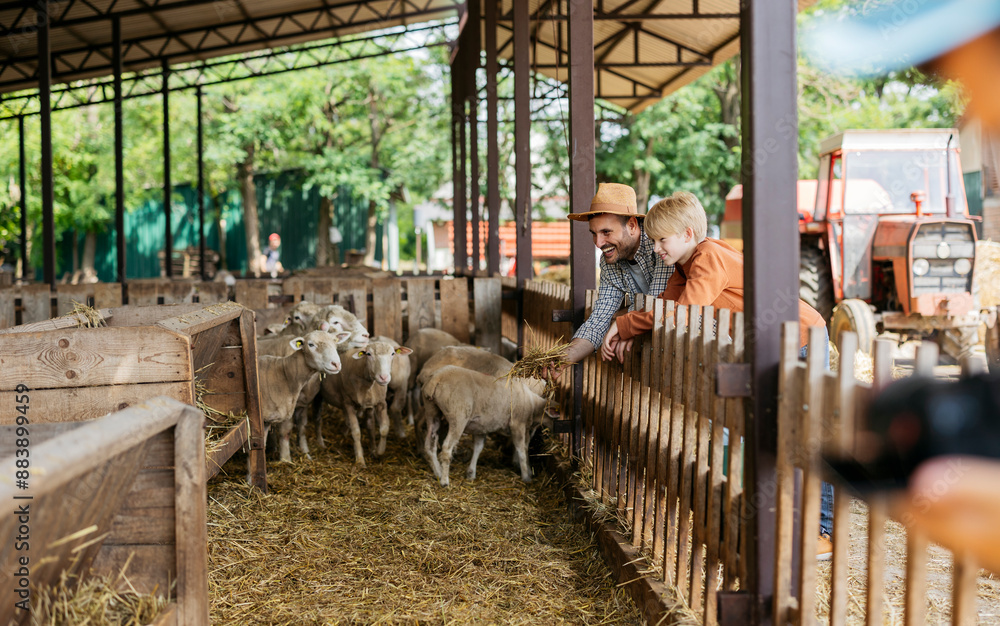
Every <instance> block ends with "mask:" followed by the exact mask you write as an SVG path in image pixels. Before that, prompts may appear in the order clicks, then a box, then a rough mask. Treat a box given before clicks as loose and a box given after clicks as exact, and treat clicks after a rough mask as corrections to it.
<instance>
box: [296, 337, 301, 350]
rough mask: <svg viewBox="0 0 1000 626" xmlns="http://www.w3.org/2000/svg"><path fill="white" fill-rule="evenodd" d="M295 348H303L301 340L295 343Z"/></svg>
mask: <svg viewBox="0 0 1000 626" xmlns="http://www.w3.org/2000/svg"><path fill="white" fill-rule="evenodd" d="M295 347H296V348H301V347H302V340H301V339H299V340H298V341H296V342H295Z"/></svg>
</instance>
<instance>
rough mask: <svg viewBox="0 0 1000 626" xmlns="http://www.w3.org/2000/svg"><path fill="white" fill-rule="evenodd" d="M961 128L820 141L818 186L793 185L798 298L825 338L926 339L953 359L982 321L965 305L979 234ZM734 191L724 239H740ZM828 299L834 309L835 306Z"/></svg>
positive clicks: (738, 191) (738, 195)
mask: <svg viewBox="0 0 1000 626" xmlns="http://www.w3.org/2000/svg"><path fill="white" fill-rule="evenodd" d="M957 138H958V131H956V130H948V129H940V130H939V129H927V130H849V131H845V132H842V133H840V134H837V135H834V136H833V137H830V138H828V139H826V140H825V141H823V142H822V144H821V147H820V162H819V173H818V179H817V180H815V181H806V180H800V181H799V188H798V191H799V201H798V204H799V208H798V211H799V232H800V234H801V265H800V271H799V279H800V280H799V295H800V297H801V298H802V299H804V300H805V301H806V302H808V303H809V304H811V305H812V306H813V307H815V308H816V309H817V310H818V311H819V312H820V313H821V314H822V315H823V316H824V317H825V318H826V319H827V320H828V321H829V322H830V337H831V339H832V340H833V341H834V342H836V341H837V338H838V336H839V335H840V333H841V332H843V331H845V330H852V331H854V332H856V333H857V334H858V341H859V346H860V347H861V348H862V349H866V350H868V351H870V350H871V346H872V342H873V341H874V339H875V337H876V336H877V334H878V333H879V332H892V333H896V334H898V335H899V337H900V340H905V339H907V338H911V337H913V338H928V337H929V338H932V339H933V340H935V341H937V342H938V343H939V344H940V345H941V347H942V349H943V351H944V352H945V353H947V354H949V355H951V356H952V357H953V358H955V359H960V358H963V357H964V356H966V355H968V354H970V353H971V351H972V348H973V346H974V345H975V344H976V342H977V339H978V333H977V330H978V327H979V324H980V322H981V318H980V314H979V311H978V310H977V308H976V304H975V302H974V299H973V290H972V271H973V266H974V264H975V258H976V229H975V226H974V224H973V222H972V220H971V219H970V218H969V211H968V206H967V204H966V201H965V188H964V185H963V182H962V167H961V163H960V162H959V149H958V142H957ZM741 201H742V188H741V187H740V186H737V187H735V188H733V190H732V191H731V192H730V193H729V195H728V196H727V197H726V216H725V218H724V220H723V223H722V236H723V238H727V239H733V238H736V237H738V236H739V234H738V232H737V227H738V225H739V224H740V223H741V219H742V210H741ZM835 303H836V306H834V304H835Z"/></svg>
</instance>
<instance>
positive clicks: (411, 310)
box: [406, 279, 435, 337]
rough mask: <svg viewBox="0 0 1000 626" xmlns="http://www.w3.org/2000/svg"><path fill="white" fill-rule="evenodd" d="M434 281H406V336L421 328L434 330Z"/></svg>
mask: <svg viewBox="0 0 1000 626" xmlns="http://www.w3.org/2000/svg"><path fill="white" fill-rule="evenodd" d="M434 308H435V307H434V281H433V280H427V279H408V280H406V320H407V322H406V328H407V330H406V336H407V337H409V336H411V335H412V334H413V333H415V332H417V331H418V330H420V329H421V328H434V327H435V324H434Z"/></svg>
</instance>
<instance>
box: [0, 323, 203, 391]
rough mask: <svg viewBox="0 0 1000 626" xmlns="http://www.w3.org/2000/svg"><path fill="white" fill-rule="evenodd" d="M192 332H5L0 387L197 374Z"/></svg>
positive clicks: (47, 386) (166, 378) (101, 382)
mask: <svg viewBox="0 0 1000 626" xmlns="http://www.w3.org/2000/svg"><path fill="white" fill-rule="evenodd" d="M190 350H191V349H190V342H189V340H188V338H187V337H184V336H183V335H178V334H176V333H171V332H168V331H165V330H162V329H158V328H149V327H132V328H128V327H126V328H73V329H66V330H59V331H51V332H45V333H23V334H13V335H0V369H3V371H4V376H3V378H2V380H0V390H3V391H9V390H12V389H14V387H15V386H17V385H18V384H19V383H21V382H25V381H30V384H31V386H32V388H33V389H53V388H63V387H95V386H99V385H120V384H125V383H148V382H173V381H180V380H191V378H192V374H193V373H192V371H191V362H190Z"/></svg>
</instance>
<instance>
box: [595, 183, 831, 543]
mask: <svg viewBox="0 0 1000 626" xmlns="http://www.w3.org/2000/svg"><path fill="white" fill-rule="evenodd" d="M643 226H644V228H645V230H646V235H647V236H648V237H649V238H650V239H652V240H653V250H654V251H655V252H656V254H658V255H659V256H660V259H662V260H663V261H664V262H665V263H672V264H674V273H673V275H672V276H671V277H670V279H669V280H668V281H667V287H666V289H664V290H663V293H661V294H660V296H659V297H661V298H663V299H665V300H674V301H676V302H677V304H696V305H700V306H713V307H715V308H716V309H729V310H730V311H733V312H736V311H742V310H743V254H742V253H740V252H739V251H738V250H736V249H735V248H733V247H732V246H730V245H729V244H727V243H725V242H724V241H719V240H718V239H709V238H707V237H706V236H705V233H706V231H707V230H708V219H707V216H706V215H705V209H704V208H703V207H702V206H701V202H699V201H698V198H697V197H695V195H694V194H691V193H688V192H686V191H678V192H675V193H674V194H673V195H672V196H670V197H669V198H664V199H663V200H660V201H659V202H657V203H656V204H655V205H654V206H653V208H651V209H650V210H649V213H647V214H646V221H645V224H644V225H643ZM811 326H823V327H824V328H825V327H826V322H825V321H823V317H822V316H821V315H820V314H819V313H818V312H817V311H816V309H814V308H812V307H811V306H809V305H808V304H806V303H805V302H803V301H802V300H801V299H800V300H799V350H800V351H799V355H800V356H803V357H804V356H805V355H806V351H807V344H808V338H809V328H810V327H811ZM652 327H653V313H652V312H651V311H631V312H629V313H625V314H624V315H620V316H619V317H618V318H617V319H616V320H615V321H614V322H612V323H611V327H610V328H609V329H608V332H607V334H605V336H604V341H603V342H602V344H601V356H602V357H603V358H604V360H606V361H610V360H611V359H612V358H614V357H617V358H618V360H619V361H622V360H624V355H625V352H626V351H628V350H631V348H632V341H633V339H634V338H635V336H636V335H639V334H641V333H644V332H648V331H649V330H650V329H652ZM826 363H827V365H828V366H829V364H830V348H829V335H828V340H827V345H826ZM723 444H724V445H726V444H728V432H726V433H725V435H724V441H723ZM832 532H833V487H832V486H831V485H829V484H827V483H823V487H822V498H821V501H820V537H819V541H818V543H817V553H816V558H817V559H819V560H827V559H829V558H830V557H831V556H832V555H833V544H832V543H831V542H830V539H829V537H830V536H831V535H832Z"/></svg>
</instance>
